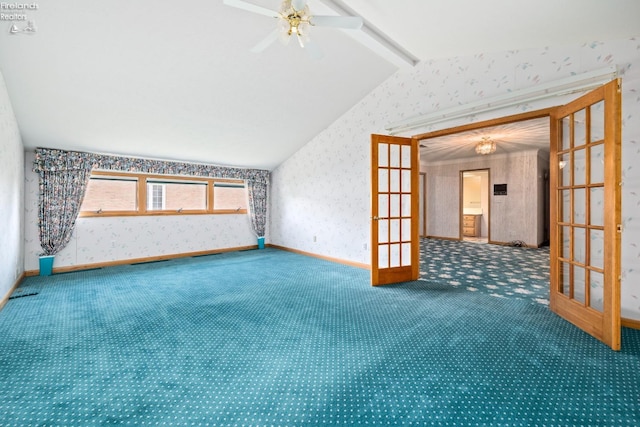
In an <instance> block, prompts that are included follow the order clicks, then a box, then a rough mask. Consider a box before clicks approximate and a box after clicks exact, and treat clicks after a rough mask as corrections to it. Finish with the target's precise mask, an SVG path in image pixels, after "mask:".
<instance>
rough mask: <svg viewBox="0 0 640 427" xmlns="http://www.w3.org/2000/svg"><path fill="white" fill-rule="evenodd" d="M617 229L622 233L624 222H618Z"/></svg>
mask: <svg viewBox="0 0 640 427" xmlns="http://www.w3.org/2000/svg"><path fill="white" fill-rule="evenodd" d="M616 230H617V231H618V233H622V224H618V225H617V226H616Z"/></svg>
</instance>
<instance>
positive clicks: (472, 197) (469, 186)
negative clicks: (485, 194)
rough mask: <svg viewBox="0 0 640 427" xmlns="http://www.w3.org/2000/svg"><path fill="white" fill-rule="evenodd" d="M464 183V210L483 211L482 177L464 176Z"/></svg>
mask: <svg viewBox="0 0 640 427" xmlns="http://www.w3.org/2000/svg"><path fill="white" fill-rule="evenodd" d="M462 182H463V184H462V208H463V209H482V200H481V199H480V182H481V178H480V176H464V177H463V179H462ZM483 213H484V212H483Z"/></svg>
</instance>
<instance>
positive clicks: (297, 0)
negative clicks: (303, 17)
mask: <svg viewBox="0 0 640 427" xmlns="http://www.w3.org/2000/svg"><path fill="white" fill-rule="evenodd" d="M306 4H307V0H292V2H291V6H293V8H294V9H295V10H302V9H304V7H305V6H306Z"/></svg>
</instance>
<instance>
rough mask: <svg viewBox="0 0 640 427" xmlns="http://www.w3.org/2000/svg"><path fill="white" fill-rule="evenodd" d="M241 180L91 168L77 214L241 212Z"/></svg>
mask: <svg viewBox="0 0 640 427" xmlns="http://www.w3.org/2000/svg"><path fill="white" fill-rule="evenodd" d="M245 213H247V189H246V187H245V185H244V182H243V181H240V180H228V179H214V178H187V177H177V176H158V175H144V174H128V173H121V172H100V171H94V172H92V174H91V179H90V180H89V185H88V186H87V190H86V192H85V198H84V200H83V202H82V206H81V208H80V215H81V216H83V217H86V216H116V215H117V216H126V215H179V214H192V215H193V214H245Z"/></svg>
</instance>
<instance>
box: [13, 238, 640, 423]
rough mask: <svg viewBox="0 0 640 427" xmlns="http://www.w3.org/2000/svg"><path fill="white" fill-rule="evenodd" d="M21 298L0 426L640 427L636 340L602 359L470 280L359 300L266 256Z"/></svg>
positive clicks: (343, 277) (301, 261) (33, 282)
mask: <svg viewBox="0 0 640 427" xmlns="http://www.w3.org/2000/svg"><path fill="white" fill-rule="evenodd" d="M496 273H498V274H499V270H498V271H496ZM501 280H502V279H501ZM22 291H23V292H38V294H37V295H33V296H28V297H23V298H16V299H12V300H10V301H9V302H8V303H7V305H6V306H5V308H4V309H3V310H2V311H1V312H0V348H1V349H2V350H1V354H0V368H1V369H0V378H1V381H0V384H1V386H0V425H2V426H36V425H43V426H45V425H46V426H58V425H60V426H91V425H136V426H139V425H140V426H149V425H153V426H155V425H184V426H187V425H189V426H192V425H197V426H200V425H202V426H206V425H211V426H218V425H238V426H243V425H244V426H305V425H442V426H484V425H503V426H528V425H583V426H601V425H608V426H637V425H639V424H640V410H639V405H638V396H640V373H639V370H638V367H639V366H640V331H633V330H624V333H623V350H622V351H621V352H617V353H616V352H612V351H610V350H609V349H608V348H607V347H605V346H604V345H602V344H600V343H599V342H597V341H596V340H594V339H593V338H591V337H590V336H588V335H586V334H585V333H583V332H581V331H579V330H578V329H576V328H574V327H573V326H571V325H569V324H568V323H567V322H565V321H563V320H561V319H559V318H558V317H556V316H555V315H553V314H551V313H550V312H549V311H548V309H547V307H546V306H544V305H543V304H538V303H535V302H532V301H530V300H522V299H509V298H497V297H493V296H491V295H489V294H488V293H485V292H470V291H468V290H467V289H466V285H465V286H452V285H451V284H448V283H439V282H437V281H435V280H432V279H429V280H425V281H418V282H412V283H406V284H401V285H393V286H387V287H379V288H372V287H371V286H370V285H369V272H368V271H365V270H360V269H356V268H351V267H347V266H342V265H337V264H333V263H330V262H326V261H322V260H317V259H312V258H308V257H304V256H301V255H297V254H292V253H287V252H282V251H278V250H275V249H265V250H260V251H250V252H242V253H229V254H222V255H217V256H210V257H199V258H191V259H182V260H175V261H168V262H163V263H157V264H144V265H136V266H123V267H114V268H108V269H102V270H95V271H90V272H77V273H68V274H59V275H54V276H50V277H33V278H29V279H28V280H26V281H25V282H24V284H23V286H22Z"/></svg>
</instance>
